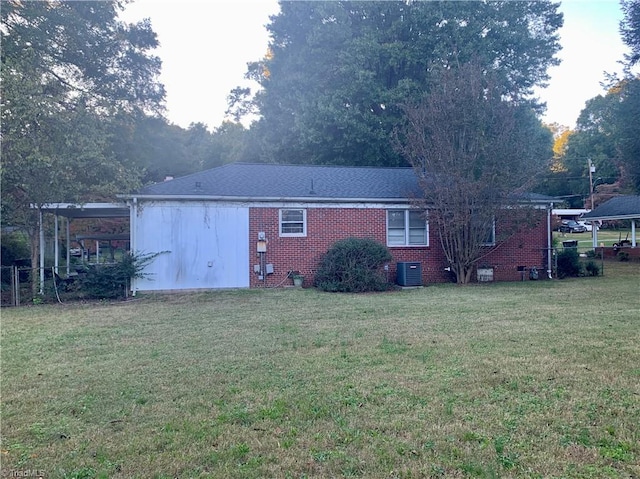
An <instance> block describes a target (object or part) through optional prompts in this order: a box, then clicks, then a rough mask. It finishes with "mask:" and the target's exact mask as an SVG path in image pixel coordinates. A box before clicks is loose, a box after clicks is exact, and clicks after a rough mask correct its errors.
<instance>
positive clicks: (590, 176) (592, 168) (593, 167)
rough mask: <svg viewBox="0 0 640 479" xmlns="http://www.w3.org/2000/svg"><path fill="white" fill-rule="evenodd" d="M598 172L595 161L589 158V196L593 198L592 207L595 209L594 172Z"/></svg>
mask: <svg viewBox="0 0 640 479" xmlns="http://www.w3.org/2000/svg"><path fill="white" fill-rule="evenodd" d="M595 172H596V167H595V166H594V164H593V162H592V161H591V160H589V198H590V199H591V209H592V210H593V174H594V173H595Z"/></svg>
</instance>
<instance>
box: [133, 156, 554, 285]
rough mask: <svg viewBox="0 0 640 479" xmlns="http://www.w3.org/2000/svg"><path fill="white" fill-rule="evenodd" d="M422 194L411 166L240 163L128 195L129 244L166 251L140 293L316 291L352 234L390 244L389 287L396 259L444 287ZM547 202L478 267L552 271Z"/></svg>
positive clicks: (517, 276) (515, 276)
mask: <svg viewBox="0 0 640 479" xmlns="http://www.w3.org/2000/svg"><path fill="white" fill-rule="evenodd" d="M419 195H420V191H419V188H418V184H417V180H416V177H415V175H414V173H413V170H412V169H411V168H357V167H334V166H290V165H277V164H242V163H239V164H229V165H226V166H222V167H219V168H214V169H211V170H207V171H203V172H201V173H196V174H193V175H189V176H185V177H182V178H176V179H173V180H170V181H165V182H163V183H158V184H154V185H151V186H148V187H146V188H143V189H142V190H140V191H139V192H138V193H135V194H132V195H127V196H125V197H124V198H126V200H127V202H128V203H129V205H130V209H131V248H132V250H133V251H135V252H138V253H160V252H161V253H162V254H160V255H159V256H157V257H156V258H155V259H154V261H153V262H152V263H151V264H150V265H149V266H147V268H146V270H145V272H146V273H148V276H147V277H145V278H143V279H139V280H137V281H136V282H135V284H134V286H133V287H134V291H136V290H138V291H149V290H194V289H209V288H237V287H239V288H246V287H278V286H283V285H291V284H292V282H291V279H290V277H289V273H290V272H292V271H297V272H300V273H301V274H303V275H304V276H305V284H306V285H310V284H311V283H312V280H313V275H314V273H315V271H316V268H317V265H318V262H319V261H320V259H321V257H322V256H323V254H324V253H325V252H326V251H327V250H328V249H329V248H330V247H331V245H332V244H333V243H334V242H336V241H337V240H339V239H343V238H347V237H361V238H373V239H375V240H376V241H378V242H380V243H382V244H385V245H386V246H387V247H388V248H389V251H390V252H391V254H392V256H393V261H392V262H391V263H390V264H389V265H388V274H389V279H390V281H394V280H395V277H396V276H395V275H396V265H397V263H399V262H400V263H417V264H419V267H420V270H421V282H422V283H423V284H428V283H436V282H448V281H450V280H451V276H450V273H449V272H448V271H446V270H445V268H446V267H447V261H446V259H445V257H444V254H443V251H442V249H441V247H440V243H439V239H438V237H437V235H436V234H435V233H434V232H433V231H430V229H429V224H428V222H425V221H424V219H422V218H423V217H422V216H421V213H420V212H419V211H417V210H414V209H413V208H412V206H411V200H410V198H415V197H417V196H419ZM550 201H551V199H550V198H544V197H536V198H535V200H532V202H533V203H534V204H535V205H536V206H537V207H538V208H540V209H539V214H537V215H536V219H535V221H533V222H532V223H531V225H532V226H531V227H530V228H527V230H526V231H521V232H519V233H517V234H515V235H514V236H512V237H510V238H509V239H508V240H507V241H505V242H504V243H501V244H499V245H497V246H498V247H496V248H494V249H493V250H492V251H490V250H491V249H492V248H491V246H488V254H487V255H486V257H484V258H483V259H482V265H483V267H490V268H493V278H494V279H495V280H498V281H515V280H521V279H523V277H524V276H525V274H524V273H523V271H527V270H528V269H529V268H532V267H535V268H537V269H539V270H541V271H545V270H547V269H548V266H549V260H548V255H547V252H548V251H549V248H550V224H551V221H550V218H551V209H550V208H551V203H550ZM496 224H497V225H498V226H496V228H500V226H499V225H500V221H496ZM496 237H497V236H496V234H495V232H493V234H492V239H491V241H495V238H496Z"/></svg>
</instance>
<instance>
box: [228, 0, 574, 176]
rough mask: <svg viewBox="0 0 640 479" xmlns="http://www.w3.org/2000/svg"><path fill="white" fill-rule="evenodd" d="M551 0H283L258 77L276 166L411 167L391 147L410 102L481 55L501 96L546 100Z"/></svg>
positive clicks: (268, 154) (554, 40)
mask: <svg viewBox="0 0 640 479" xmlns="http://www.w3.org/2000/svg"><path fill="white" fill-rule="evenodd" d="M557 8H558V5H557V4H555V3H551V2H547V1H544V2H537V1H530V2H444V1H443V2H405V1H393V2H356V1H330V2H326V1H324V2H322V1H320V2H315V1H314V2H304V1H303V2H281V5H280V13H279V14H278V15H276V16H274V17H272V19H271V23H270V24H269V25H268V29H269V32H270V33H271V43H270V48H269V52H268V54H267V55H266V56H265V58H263V59H262V60H261V61H258V62H255V63H252V64H251V65H250V68H249V72H248V75H249V76H250V77H252V78H254V79H255V80H257V81H258V82H259V83H260V85H261V87H262V89H261V90H260V91H259V92H258V93H257V94H256V95H255V97H254V98H253V100H252V102H251V104H250V105H249V106H248V105H247V103H246V102H243V100H246V94H247V93H248V92H247V91H241V90H235V91H234V98H233V99H232V101H233V102H235V106H236V107H239V108H241V111H246V110H248V109H250V107H253V108H254V109H255V110H257V111H258V112H259V113H260V115H261V118H260V120H259V121H258V122H257V124H255V125H254V126H253V127H252V130H253V132H254V134H256V135H257V137H258V141H259V142H260V144H261V145H262V156H263V157H264V158H265V159H266V160H268V161H278V162H288V163H299V162H304V163H327V164H331V163H333V164H350V165H371V166H376V165H385V166H398V165H405V164H406V162H405V160H404V159H403V158H402V157H401V156H399V155H398V153H397V151H395V150H394V149H393V147H392V146H391V145H390V142H389V138H390V135H391V132H392V130H393V129H394V128H395V127H396V126H398V125H399V124H400V123H401V122H402V121H403V119H402V118H403V112H402V108H401V107H400V105H401V104H402V103H407V102H409V101H411V100H416V99H419V98H420V97H421V96H422V95H423V94H424V93H426V92H428V91H430V89H431V88H433V85H434V72H436V71H439V70H440V69H442V68H456V67H457V65H460V64H463V63H465V62H467V61H469V60H470V59H471V58H476V59H479V61H481V63H482V64H483V65H484V66H485V67H486V68H490V69H491V70H493V71H494V73H495V75H496V78H497V79H498V84H499V88H500V91H501V92H502V94H503V95H505V96H506V97H509V98H517V99H518V100H519V101H528V102H529V103H530V104H532V105H533V104H534V103H535V101H534V99H533V96H532V91H533V87H534V86H536V85H541V84H544V83H545V82H546V80H547V79H548V76H547V68H548V67H549V66H551V65H554V64H556V63H557V59H556V58H555V54H556V53H557V51H558V50H559V48H560V46H559V41H558V35H557V31H558V29H559V28H560V26H561V25H562V15H561V14H560V13H558V11H557Z"/></svg>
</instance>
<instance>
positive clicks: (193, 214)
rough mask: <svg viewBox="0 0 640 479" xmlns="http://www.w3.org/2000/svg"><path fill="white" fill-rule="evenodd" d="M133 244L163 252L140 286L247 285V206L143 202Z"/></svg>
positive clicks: (141, 288)
mask: <svg viewBox="0 0 640 479" xmlns="http://www.w3.org/2000/svg"><path fill="white" fill-rule="evenodd" d="M132 219H133V221H132V225H131V227H132V229H133V230H134V231H132V233H133V235H132V239H133V238H134V241H133V244H132V249H133V250H134V252H136V253H138V254H146V253H158V252H165V253H162V254H161V255H160V256H158V257H156V258H155V259H154V260H153V262H152V263H150V264H149V265H148V266H147V267H146V269H145V273H149V276H148V277H146V278H143V279H138V280H136V281H135V284H134V289H136V290H138V291H153V290H180V289H206V288H243V287H249V208H247V207H242V206H220V205H217V204H216V203H207V202H195V201H194V202H191V201H184V202H182V201H175V202H140V203H138V207H137V215H136V217H135V218H132Z"/></svg>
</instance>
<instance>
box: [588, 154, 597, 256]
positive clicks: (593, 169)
mask: <svg viewBox="0 0 640 479" xmlns="http://www.w3.org/2000/svg"><path fill="white" fill-rule="evenodd" d="M595 172H596V167H595V166H594V164H593V162H592V161H591V159H589V198H590V199H591V211H593V174H594V173H595ZM596 230H597V226H596V224H595V222H591V245H592V246H593V249H594V250H595V249H596V247H597V246H598V245H597V242H598V241H597V238H598V236H597V235H598V233H597V231H596Z"/></svg>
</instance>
